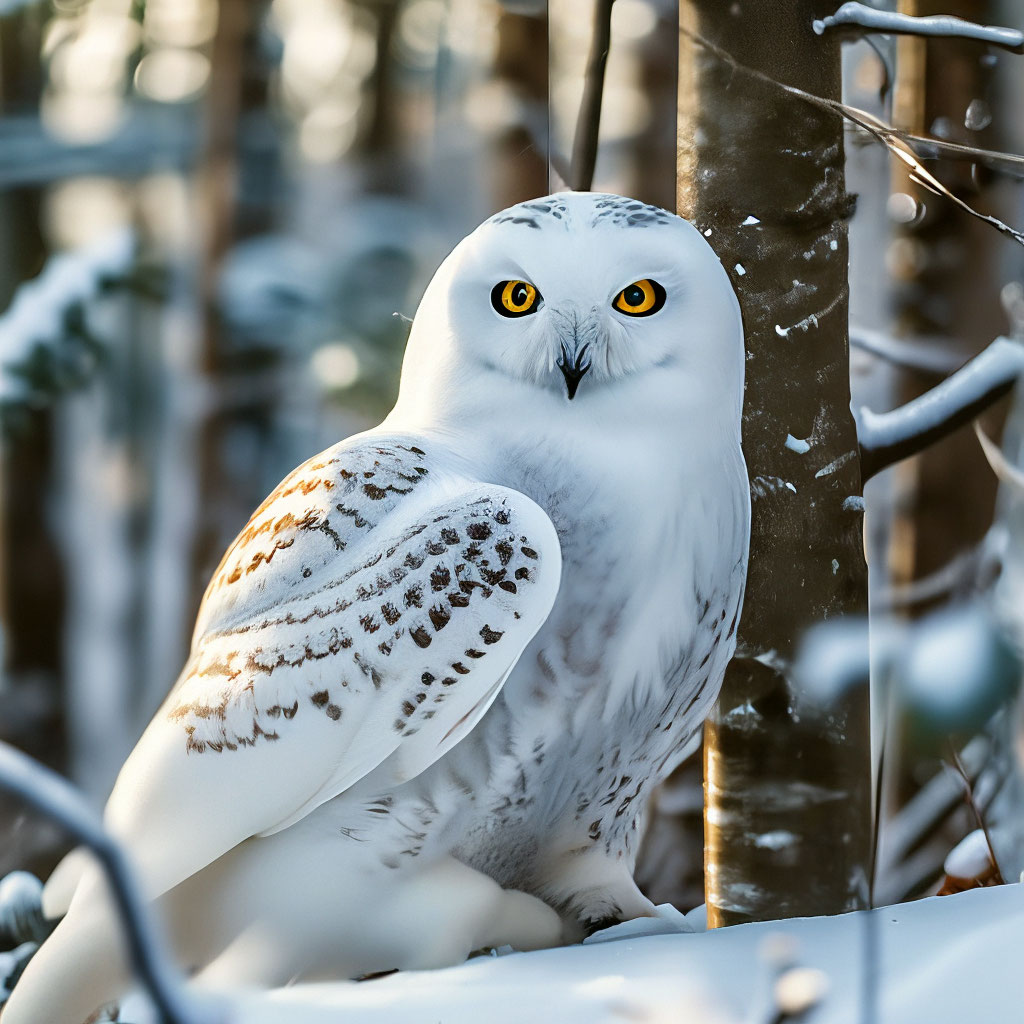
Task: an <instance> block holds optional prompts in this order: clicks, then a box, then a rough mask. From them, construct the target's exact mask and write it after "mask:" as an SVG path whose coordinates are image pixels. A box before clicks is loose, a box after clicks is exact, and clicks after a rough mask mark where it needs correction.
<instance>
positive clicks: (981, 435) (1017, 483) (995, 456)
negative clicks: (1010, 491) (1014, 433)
mask: <svg viewBox="0 0 1024 1024" xmlns="http://www.w3.org/2000/svg"><path fill="white" fill-rule="evenodd" d="M974 433H975V435H976V436H977V438H978V442H979V444H980V445H981V450H982V451H983V452H984V453H985V458H986V459H987V460H988V464H989V466H991V467H992V472H993V473H995V475H996V476H997V477H999V479H1000V480H1002V481H1003V483H1006V484H1010V485H1012V486H1013V487H1016V488H1017V490H1019V491H1024V471H1022V470H1021V469H1019V468H1018V467H1017V466H1015V465H1013V463H1011V462H1010V460H1009V459H1007V457H1006V456H1005V455H1004V454H1003V450H1002V449H1001V448H1000V447H999V446H998V445H997V444H996V443H995V442H994V441H993V440H992V439H991V438H990V437H989V436H988V435H987V434H986V433H985V431H984V430H982V429H981V424H980V423H978V422H977V421H975V424H974Z"/></svg>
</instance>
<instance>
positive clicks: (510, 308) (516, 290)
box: [491, 281, 540, 316]
mask: <svg viewBox="0 0 1024 1024" xmlns="http://www.w3.org/2000/svg"><path fill="white" fill-rule="evenodd" d="M491 305H492V306H493V307H494V308H495V309H496V310H497V311H498V312H499V313H500V314H501V315H502V316H526V314H527V313H535V312H536V311H537V308H538V306H539V305H540V292H539V291H537V289H536V288H534V287H533V285H532V284H528V283H527V282H526V281H499V282H498V283H497V284H496V285H495V286H494V287H493V288H492V289H491Z"/></svg>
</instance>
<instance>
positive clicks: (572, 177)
mask: <svg viewBox="0 0 1024 1024" xmlns="http://www.w3.org/2000/svg"><path fill="white" fill-rule="evenodd" d="M614 4H615V0H596V6H595V8H594V38H593V41H592V42H591V46H590V56H589V57H588V58H587V72H586V77H585V79H584V81H583V98H582V99H581V100H580V113H579V117H578V119H577V121H576V135H575V137H574V138H573V143H572V164H571V166H570V169H569V184H570V185H571V186H572V188H573V190H574V191H576V192H589V191H590V187H591V185H593V183H594V166H595V165H596V163H597V140H598V136H599V134H600V128H601V101H602V100H603V98H604V72H605V67H606V65H607V64H608V50H609V48H610V47H611V41H612V7H613V5H614Z"/></svg>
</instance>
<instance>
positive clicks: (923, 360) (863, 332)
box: [850, 324, 963, 375]
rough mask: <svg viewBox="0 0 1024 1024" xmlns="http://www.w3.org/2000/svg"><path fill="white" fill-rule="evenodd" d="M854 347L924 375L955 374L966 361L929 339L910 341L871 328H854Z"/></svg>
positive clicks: (852, 334)
mask: <svg viewBox="0 0 1024 1024" xmlns="http://www.w3.org/2000/svg"><path fill="white" fill-rule="evenodd" d="M850 344H851V345H852V346H853V347H854V348H859V349H861V351H863V352H870V353H871V354H872V355H873V356H878V357H879V358H880V359H884V360H885V361H886V362H887V363H892V365H893V366H899V367H901V368H903V369H905V370H919V371H921V372H922V373H937V374H942V375H945V374H948V373H952V372H953V371H954V370H955V369H956V368H957V367H958V366H960V364H961V363H962V362H963V357H962V356H961V358H959V359H958V358H957V356H956V353H955V352H950V351H948V349H943V348H941V347H939V345H938V344H936V343H934V342H932V341H931V339H928V338H916V339H914V340H913V341H906V340H904V339H902V338H894V337H892V336H891V335H889V334H883V333H882V332H881V331H873V330H870V329H869V328H867V327H856V326H854V325H853V324H851V325H850Z"/></svg>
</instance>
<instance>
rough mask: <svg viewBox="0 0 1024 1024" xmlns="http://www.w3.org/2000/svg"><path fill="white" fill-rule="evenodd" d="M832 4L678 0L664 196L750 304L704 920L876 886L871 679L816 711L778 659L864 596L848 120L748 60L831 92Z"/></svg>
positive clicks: (836, 906)
mask: <svg viewBox="0 0 1024 1024" xmlns="http://www.w3.org/2000/svg"><path fill="white" fill-rule="evenodd" d="M834 6H835V5H834V3H832V2H831V0H829V2H828V3H823V2H813V0H795V2H793V3H785V4H784V3H779V2H777V0H744V3H743V4H732V5H730V4H725V3H722V2H721V0H681V8H680V18H681V21H680V25H681V32H680V61H679V63H680V92H679V150H678V162H677V173H678V199H677V205H678V209H679V212H680V213H681V214H682V215H683V216H686V217H688V218H690V219H691V220H693V221H694V222H695V223H696V224H697V225H698V226H699V227H700V228H701V230H703V231H704V233H705V235H706V236H707V238H708V240H709V242H710V243H711V245H712V246H714V248H715V250H716V251H717V252H718V254H719V256H720V257H721V260H722V263H723V265H724V266H725V268H726V270H727V271H728V273H729V274H730V276H731V278H732V280H733V284H734V286H735V288H736V291H737V294H738V295H739V299H740V305H741V307H742V310H743V319H744V325H745V331H746V343H747V384H746V397H745V405H744V421H743V444H744V451H745V454H746V459H747V466H748V469H749V473H750V477H751V495H752V499H753V524H752V534H751V549H750V571H749V576H748V583H747V595H746V603H745V607H744V614H743V620H742V623H741V629H740V651H739V652H738V656H737V658H736V659H735V660H734V662H733V663H732V665H731V666H730V669H729V672H728V674H727V676H726V682H725V687H724V689H723V692H722V696H721V699H720V701H719V704H718V707H717V709H716V710H715V712H714V714H713V715H712V718H711V720H710V721H709V724H708V727H707V731H706V734H705V748H706V757H705V789H706V811H705V863H706V891H707V902H708V919H709V922H710V923H711V924H712V925H723V924H734V923H739V922H743V921H750V920H764V919H768V918H778V917H791V916H797V915H805V914H827V913H837V912H840V911H844V910H851V909H855V908H859V907H864V906H866V905H867V903H868V900H869V875H870V851H871V821H872V816H871V785H870V764H871V759H870V740H869V718H868V711H869V702H868V694H867V690H866V688H861V689H858V690H856V691H854V692H852V693H851V694H849V695H848V696H847V697H846V698H844V699H843V700H841V701H837V702H835V703H833V704H831V705H830V706H829V707H827V708H816V707H814V706H813V705H812V703H811V702H810V701H809V700H807V699H806V697H805V696H804V695H803V694H802V693H801V692H800V689H799V687H798V686H797V684H796V683H795V681H794V679H793V678H792V672H791V658H792V654H793V651H794V648H795V646H796V644H797V643H798V642H799V639H800V637H801V634H802V633H803V632H804V631H805V630H806V629H807V628H808V627H810V626H812V625H813V624H815V623H818V622H821V621H823V620H825V619H830V618H835V617H837V616H840V615H845V614H851V613H858V614H863V613H864V612H865V611H866V607H867V572H866V568H865V564H864V557H863V549H862V518H863V512H862V509H863V503H862V501H861V500H860V497H859V496H860V493H861V480H860V466H859V461H858V456H857V438H856V432H855V428H854V424H853V419H852V416H851V414H850V408H849V401H850V385H849V358H848V349H847V299H848V286H847V237H846V221H847V219H848V217H849V216H850V214H851V213H852V209H853V199H852V197H850V196H848V195H847V193H846V190H845V179H844V169H843V159H844V151H843V125H842V122H841V121H840V119H839V118H838V117H837V116H835V115H833V114H831V113H829V112H824V111H822V110H820V109H819V108H818V107H816V106H812V105H810V104H807V103H803V102H801V101H800V100H799V99H798V98H797V97H794V96H792V95H789V94H787V93H785V92H783V91H782V90H781V89H779V88H778V87H777V86H775V85H773V84H771V83H770V82H767V81H765V80H764V79H763V78H760V77H758V76H757V75H756V74H753V73H751V71H750V70H747V69H753V71H755V72H760V73H762V74H763V75H767V76H770V77H771V78H772V79H776V80H778V81H781V82H784V83H786V84H788V85H792V86H796V87H798V88H801V89H804V90H806V91H808V92H812V93H815V94H817V95H819V96H825V97H830V98H836V99H838V98H839V93H840V57H839V45H838V43H837V42H836V41H835V40H834V39H833V38H830V37H828V36H825V37H820V36H816V35H815V34H814V33H813V32H812V29H811V22H812V20H813V19H814V18H815V17H822V16H823V15H825V14H827V13H831V11H832V10H833V8H834ZM695 35H697V36H700V37H701V38H702V39H704V40H707V41H709V42H710V43H711V44H713V45H714V46H715V47H720V48H721V51H726V52H727V53H728V55H729V56H730V57H731V58H732V59H733V61H735V62H736V63H735V64H734V63H732V61H730V60H729V59H728V58H727V57H726V56H724V55H723V54H722V53H721V52H720V51H717V52H716V51H715V50H713V49H710V48H709V47H708V46H706V45H704V44H703V43H700V42H698V41H697V40H696V39H695ZM737 65H738V66H737Z"/></svg>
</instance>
